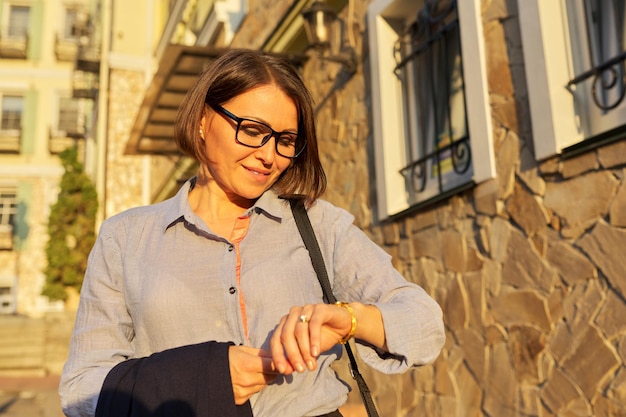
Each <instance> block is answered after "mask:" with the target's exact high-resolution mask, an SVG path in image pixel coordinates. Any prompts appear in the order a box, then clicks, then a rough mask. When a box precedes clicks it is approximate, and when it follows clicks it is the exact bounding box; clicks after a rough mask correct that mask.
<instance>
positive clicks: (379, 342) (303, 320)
mask: <svg viewBox="0 0 626 417" xmlns="http://www.w3.org/2000/svg"><path fill="white" fill-rule="evenodd" d="M350 306H351V307H352V309H353V311H354V314H355V317H356V319H357V333H356V336H358V337H359V338H361V339H364V340H366V341H368V342H369V343H372V344H374V345H375V346H379V347H384V345H385V336H384V328H383V324H382V317H381V315H380V311H379V310H378V308H376V307H374V306H369V305H364V304H361V303H356V302H355V303H350ZM351 328H352V316H351V315H350V313H349V312H348V309H346V308H345V307H340V306H338V305H335V304H307V305H304V306H294V307H292V308H291V309H290V310H289V314H287V315H286V316H283V317H282V318H281V320H280V322H279V323H278V325H277V326H276V329H275V330H274V334H273V335H272V338H271V339H270V348H271V351H272V359H273V361H274V365H275V367H276V369H277V370H278V372H280V373H281V374H285V375H289V374H291V373H293V372H294V371H297V372H304V371H305V370H306V369H308V370H310V371H312V370H314V369H315V368H316V367H317V357H318V356H319V355H320V353H321V352H324V351H326V350H328V349H330V348H332V347H333V346H334V345H336V344H337V343H338V342H339V341H340V340H342V339H343V338H344V337H345V336H347V335H348V334H349V333H350V330H351ZM368 329H369V330H368Z"/></svg>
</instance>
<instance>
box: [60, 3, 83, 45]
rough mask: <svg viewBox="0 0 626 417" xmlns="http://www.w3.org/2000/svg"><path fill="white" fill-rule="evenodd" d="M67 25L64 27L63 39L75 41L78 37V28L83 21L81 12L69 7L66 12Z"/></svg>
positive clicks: (65, 20)
mask: <svg viewBox="0 0 626 417" xmlns="http://www.w3.org/2000/svg"><path fill="white" fill-rule="evenodd" d="M64 15H65V19H64V22H65V24H64V25H63V39H65V40H74V39H76V38H77V37H78V36H77V35H78V33H77V27H78V25H79V23H81V21H80V20H79V18H80V11H79V10H78V9H77V8H75V7H67V8H65V11H64Z"/></svg>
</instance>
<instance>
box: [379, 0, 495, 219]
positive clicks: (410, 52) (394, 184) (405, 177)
mask: <svg viewBox="0 0 626 417" xmlns="http://www.w3.org/2000/svg"><path fill="white" fill-rule="evenodd" d="M368 19H369V27H370V45H372V50H371V62H372V103H373V106H374V123H373V125H374V143H375V158H376V161H375V165H376V173H377V175H376V178H377V186H376V188H377V190H378V196H377V199H378V215H379V218H380V219H384V218H386V217H389V216H391V215H394V214H398V213H400V212H402V211H404V210H406V209H408V208H411V207H413V206H416V205H420V204H426V203H427V202H430V201H433V200H436V199H439V198H443V197H445V196H446V195H449V194H450V193H454V192H456V191H457V190H459V189H460V188H464V187H467V186H471V185H473V184H474V183H476V182H481V181H484V180H486V179H488V178H493V176H494V175H495V163H494V155H493V146H492V133H491V126H490V118H489V106H488V101H487V87H486V72H485V64H484V46H483V44H482V42H483V39H482V22H481V18H480V1H479V0H464V1H462V2H457V1H454V0H439V1H437V0H420V1H414V0H374V1H373V2H372V4H371V5H370V7H369V9H368ZM461 40H462V41H461ZM464 67H467V68H472V71H469V72H464V70H463V69H464ZM468 103H471V105H469V104H468Z"/></svg>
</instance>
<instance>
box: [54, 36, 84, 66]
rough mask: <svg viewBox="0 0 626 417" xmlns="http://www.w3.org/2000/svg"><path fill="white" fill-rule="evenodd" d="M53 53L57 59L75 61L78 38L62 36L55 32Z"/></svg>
mask: <svg viewBox="0 0 626 417" xmlns="http://www.w3.org/2000/svg"><path fill="white" fill-rule="evenodd" d="M54 53H55V54H56V57H57V59H58V60H59V61H65V62H73V61H75V60H76V57H77V55H78V40H77V39H75V38H70V39H68V38H64V37H63V36H61V35H59V34H58V33H57V35H56V37H55V41H54Z"/></svg>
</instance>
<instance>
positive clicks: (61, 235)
mask: <svg viewBox="0 0 626 417" xmlns="http://www.w3.org/2000/svg"><path fill="white" fill-rule="evenodd" d="M59 156H60V157H61V162H62V164H63V168H64V169H65V173H64V174H63V177H62V178H61V190H60V192H59V198H58V200H57V202H56V203H55V204H54V205H53V206H52V209H51V211H50V218H49V219H48V236H49V240H48V244H47V245H46V256H47V258H48V266H47V267H46V270H45V274H46V283H45V285H44V288H43V290H42V294H43V295H45V296H47V297H48V298H50V299H51V300H66V299H67V291H66V288H67V287H74V288H76V290H77V291H80V287H81V284H82V282H83V277H84V275H85V270H86V269H87V257H88V255H89V252H90V251H91V248H92V246H93V244H94V242H95V239H96V231H95V223H96V212H97V210H98V196H97V193H96V188H95V187H94V185H93V184H92V182H91V180H90V179H89V177H88V176H87V174H85V172H84V168H83V164H81V163H80V161H79V160H78V151H77V149H76V147H72V148H68V149H67V150H65V151H63V152H62V153H61V154H60V155H59Z"/></svg>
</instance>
